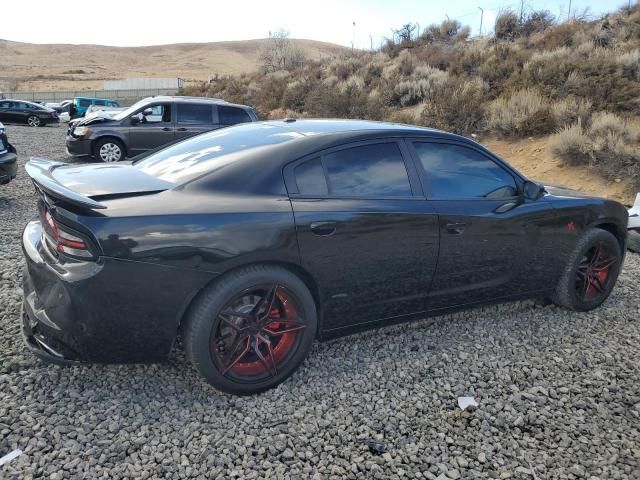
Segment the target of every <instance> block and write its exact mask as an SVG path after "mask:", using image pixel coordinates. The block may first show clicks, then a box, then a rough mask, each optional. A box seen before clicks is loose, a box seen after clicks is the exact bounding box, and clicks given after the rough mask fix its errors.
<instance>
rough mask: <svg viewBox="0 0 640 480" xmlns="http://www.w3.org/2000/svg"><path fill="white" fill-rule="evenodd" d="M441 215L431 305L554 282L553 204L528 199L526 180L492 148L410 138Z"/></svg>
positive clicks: (486, 298) (518, 291)
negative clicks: (551, 260)
mask: <svg viewBox="0 0 640 480" xmlns="http://www.w3.org/2000/svg"><path fill="white" fill-rule="evenodd" d="M410 146H411V147H412V148H411V151H412V154H413V155H414V158H415V159H416V163H417V170H418V172H419V174H420V176H421V179H422V182H423V188H424V190H425V192H426V195H427V198H428V200H427V201H426V202H427V203H428V204H430V207H429V211H433V212H435V213H437V214H438V217H439V228H440V256H439V259H438V268H437V271H436V274H435V277H434V280H433V284H432V287H431V291H430V293H429V299H428V307H429V309H437V308H442V307H449V306H456V305H464V304H470V303H476V302H485V301H491V300H497V299H501V298H507V297H510V296H519V295H523V294H528V293H532V292H535V291H539V290H543V289H545V288H548V285H547V282H546V281H545V279H546V278H550V275H551V271H552V266H550V265H549V262H547V261H545V255H546V254H547V253H548V252H549V249H551V248H553V245H552V238H553V234H554V231H555V230H554V229H555V226H554V225H555V220H554V213H553V210H552V209H551V208H550V206H549V204H548V203H547V202H545V201H530V200H525V199H524V197H523V196H522V195H521V194H520V190H521V182H522V179H521V178H520V177H519V176H518V175H517V174H516V173H515V172H514V171H512V170H511V169H509V168H508V167H507V166H506V165H504V164H502V162H500V161H499V160H498V159H496V158H492V157H491V156H490V155H489V154H488V152H486V151H484V150H483V149H481V148H479V147H478V148H476V147H474V146H472V145H468V144H459V143H456V142H446V141H435V140H433V141H426V140H415V141H413V142H410Z"/></svg>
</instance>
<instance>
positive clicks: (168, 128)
mask: <svg viewBox="0 0 640 480" xmlns="http://www.w3.org/2000/svg"><path fill="white" fill-rule="evenodd" d="M162 131H163V132H173V128H170V127H163V128H162Z"/></svg>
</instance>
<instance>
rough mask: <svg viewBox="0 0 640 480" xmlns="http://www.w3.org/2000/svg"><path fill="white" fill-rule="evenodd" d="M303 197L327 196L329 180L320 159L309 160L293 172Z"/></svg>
mask: <svg viewBox="0 0 640 480" xmlns="http://www.w3.org/2000/svg"><path fill="white" fill-rule="evenodd" d="M293 174H294V176H295V178H296V185H298V192H300V194H301V195H327V194H328V193H329V189H328V188H327V179H326V178H325V176H324V170H323V169H322V163H320V159H319V158H314V159H312V160H308V161H306V162H304V163H301V164H300V165H298V166H296V168H294V170H293Z"/></svg>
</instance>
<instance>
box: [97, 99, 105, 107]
mask: <svg viewBox="0 0 640 480" xmlns="http://www.w3.org/2000/svg"><path fill="white" fill-rule="evenodd" d="M95 105H100V106H101V107H104V106H105V105H106V102H105V101H104V100H96V102H95Z"/></svg>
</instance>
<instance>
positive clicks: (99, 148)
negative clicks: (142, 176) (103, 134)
mask: <svg viewBox="0 0 640 480" xmlns="http://www.w3.org/2000/svg"><path fill="white" fill-rule="evenodd" d="M93 155H94V156H95V158H96V159H97V160H100V161H101V162H105V163H112V162H119V161H121V160H124V158H125V149H124V145H123V144H122V142H121V141H120V140H117V139H115V138H101V139H100V140H98V141H97V142H96V143H95V147H94V149H93Z"/></svg>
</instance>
